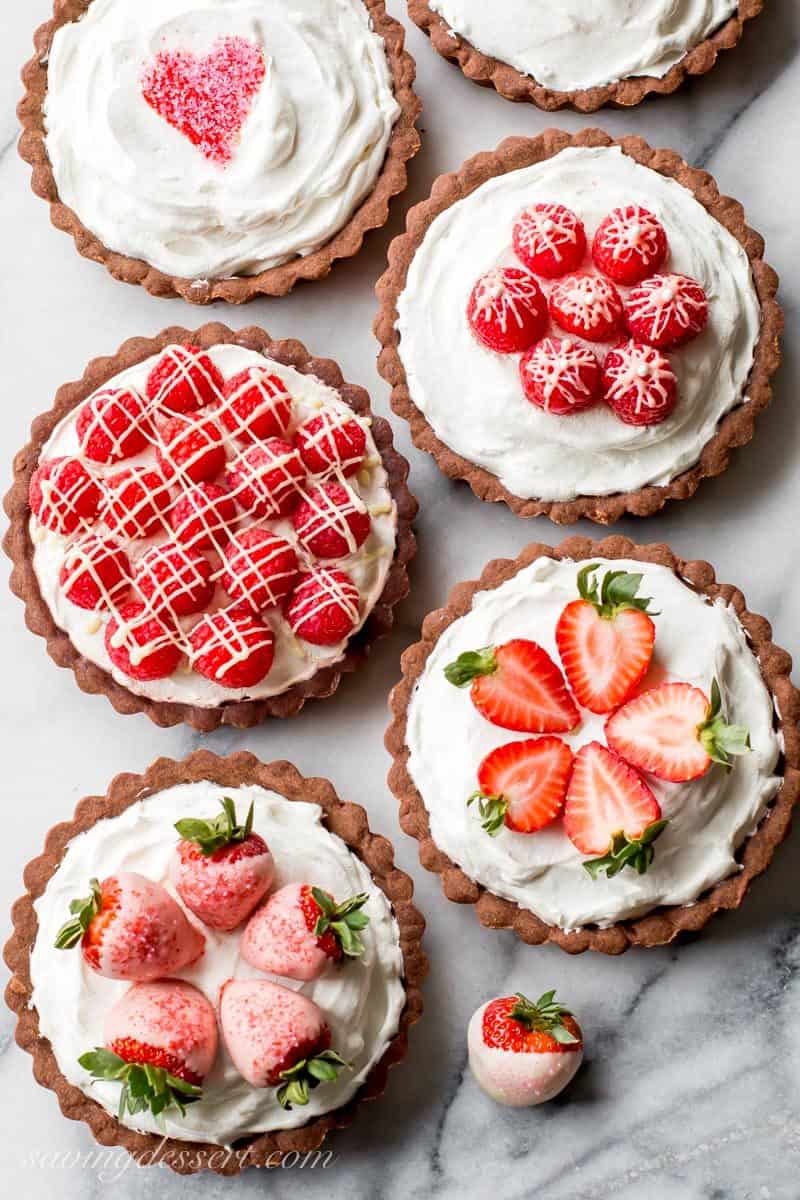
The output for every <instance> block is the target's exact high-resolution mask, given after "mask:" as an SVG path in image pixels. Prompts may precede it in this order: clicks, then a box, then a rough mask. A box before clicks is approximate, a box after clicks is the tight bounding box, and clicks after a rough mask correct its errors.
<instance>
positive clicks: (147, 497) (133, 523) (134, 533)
mask: <svg viewBox="0 0 800 1200" xmlns="http://www.w3.org/2000/svg"><path fill="white" fill-rule="evenodd" d="M105 493H106V494H105V506H104V508H103V519H104V521H105V523H106V525H107V526H108V528H109V529H111V530H113V531H114V532H115V533H117V534H119V536H120V537H123V538H128V539H130V540H134V539H136V538H147V537H152V536H153V535H154V534H155V533H158V532H159V531H160V530H163V529H166V528H167V517H166V514H167V510H168V508H169V506H170V504H171V503H172V499H171V497H170V494H169V488H168V487H167V484H166V482H165V480H164V477H163V476H162V475H160V474H159V473H158V471H150V470H148V469H147V467H139V466H137V467H125V468H124V469H123V470H122V471H117V472H116V474H115V475H110V476H109V477H108V478H107V479H106V481H105Z"/></svg>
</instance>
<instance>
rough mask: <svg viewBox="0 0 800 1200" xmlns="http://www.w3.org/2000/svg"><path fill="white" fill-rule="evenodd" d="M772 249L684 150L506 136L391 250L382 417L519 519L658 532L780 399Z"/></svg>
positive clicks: (414, 218)
mask: <svg viewBox="0 0 800 1200" xmlns="http://www.w3.org/2000/svg"><path fill="white" fill-rule="evenodd" d="M763 249H764V246H763V242H762V240H761V238H760V237H759V236H758V235H757V234H755V233H754V232H753V231H752V230H751V229H749V228H748V227H747V225H746V224H745V220H744V214H743V212H742V209H741V208H740V206H739V205H738V204H736V203H735V202H734V201H732V200H729V199H727V198H725V197H722V196H720V195H719V194H718V192H717V190H716V187H715V186H714V184H713V181H712V180H711V179H710V177H709V176H708V175H706V174H705V173H704V172H701V171H695V170H693V169H692V168H690V167H689V166H687V165H686V163H684V162H683V161H682V160H681V159H680V158H679V157H678V156H677V155H676V154H674V153H673V152H672V151H663V150H652V149H651V148H650V147H649V146H647V145H646V143H644V142H642V141H641V140H640V139H639V138H623V139H622V140H621V141H619V142H614V141H612V139H611V138H609V137H608V136H607V135H606V134H604V133H602V132H601V131H599V130H585V131H584V132H583V133H580V134H575V135H569V134H566V133H561V132H559V131H558V130H549V131H547V132H546V133H543V134H541V135H540V136H539V137H537V138H531V139H524V138H510V139H508V140H507V141H505V142H503V143H501V145H500V146H499V147H498V149H497V151H496V152H495V153H493V154H481V155H478V156H477V157H476V158H473V159H470V160H469V161H468V162H467V163H465V164H464V166H463V167H462V168H461V169H460V170H459V171H458V172H457V173H456V174H454V175H446V176H443V177H441V178H440V179H439V180H438V181H437V183H436V184H435V186H434V188H433V191H432V194H431V198H430V199H428V200H426V201H425V202H424V203H423V204H421V205H419V206H418V207H417V208H415V209H413V210H412V211H411V213H410V214H409V217H408V223H407V232H406V233H405V234H404V235H403V236H402V237H399V238H396V239H395V241H394V242H393V243H392V245H391V247H390V250H389V268H388V270H387V272H386V273H385V274H384V276H383V277H382V279H381V280H380V281H379V283H378V285H377V293H378V298H379V301H380V312H379V314H378V317H377V320H376V323H375V333H376V336H377V338H378V340H379V341H380V343H381V346H382V351H381V354H380V357H379V360H378V362H379V369H380V371H381V373H382V374H383V376H384V378H385V379H386V380H387V382H388V383H390V384H391V387H392V407H393V408H394V411H395V412H396V413H397V414H398V415H399V416H402V417H404V418H405V419H406V420H407V421H408V422H409V423H410V425H411V433H412V437H413V440H414V442H415V444H416V445H417V446H418V447H420V449H423V450H426V451H427V452H428V453H430V454H432V455H433V456H434V458H435V459H436V461H437V463H438V465H439V467H440V468H441V470H442V471H443V472H444V473H445V474H446V475H448V476H450V477H451V478H454V479H464V480H466V481H467V482H468V483H469V484H470V486H471V487H472V489H473V491H474V492H475V493H476V495H478V496H479V497H480V498H481V499H483V500H490V501H500V500H502V501H504V502H505V503H506V504H508V505H509V507H510V508H512V509H513V511H514V512H515V513H517V514H518V515H520V516H538V515H541V514H546V515H548V516H549V517H550V518H551V519H552V520H553V521H555V522H557V523H559V524H572V523H573V522H575V521H576V520H578V519H579V518H581V517H588V518H590V519H592V520H594V521H598V522H600V523H602V524H611V523H612V522H614V521H616V520H618V519H619V518H620V517H621V516H622V515H623V514H625V513H634V514H636V515H638V516H647V515H649V514H651V513H654V512H656V511H658V510H659V509H660V508H662V507H663V505H664V504H665V503H666V502H667V500H670V499H684V498H687V497H689V496H691V495H693V494H694V492H695V491H696V489H697V488H698V486H699V483H700V481H701V479H703V478H704V477H706V476H714V475H719V474H720V473H721V472H722V471H723V470H725V468H726V467H727V466H728V463H729V460H730V458H731V454H732V451H733V449H734V448H735V447H737V446H741V445H743V444H744V443H745V442H747V441H749V440H750V438H751V437H752V435H753V430H754V425H755V420H756V417H757V416H758V414H759V412H760V411H761V410H762V409H763V408H764V407H765V406H766V405H767V403H768V402H769V400H770V396H771V389H770V377H771V375H772V374H773V372H774V371H775V370H776V369H777V366H778V364H779V361H780V352H779V346H778V338H779V334H780V331H781V328H782V314H781V311H780V309H779V307H778V305H777V302H776V299H775V295H776V291H777V277H776V275H775V273H774V272H773V271H772V270H771V269H770V268H769V267H767V266H766V265H765V264H764V261H763V258H762V255H763ZM445 347H446V349H445Z"/></svg>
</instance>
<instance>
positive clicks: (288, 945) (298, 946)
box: [239, 883, 369, 982]
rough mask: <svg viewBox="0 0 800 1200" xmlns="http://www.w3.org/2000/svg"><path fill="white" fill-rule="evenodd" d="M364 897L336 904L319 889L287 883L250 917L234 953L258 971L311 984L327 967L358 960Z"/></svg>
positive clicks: (364, 921) (365, 918) (361, 947)
mask: <svg viewBox="0 0 800 1200" xmlns="http://www.w3.org/2000/svg"><path fill="white" fill-rule="evenodd" d="M368 899H369V897H368V896H367V894H366V893H365V892H360V893H359V894H358V895H356V896H350V897H349V898H348V899H347V900H343V901H341V903H337V902H336V901H335V900H334V898H333V897H332V896H331V895H329V893H328V892H325V891H323V890H322V888H318V887H312V886H310V885H309V884H307V883H288V884H287V885H286V886H285V887H282V888H280V889H279V891H277V892H275V894H274V895H273V896H270V898H269V899H268V900H267V902H266V904H264V905H263V907H262V908H260V909H259V910H258V912H256V913H254V914H253V916H252V917H251V918H250V920H249V922H248V924H247V928H246V929H245V931H244V933H243V934H242V940H241V943H240V945H239V952H240V954H241V956H242V958H243V959H244V960H245V962H247V963H249V964H250V966H251V967H256V969H257V970H259V971H267V972H269V973H270V974H272V975H283V976H284V977H285V978H286V979H299V980H302V981H303V982H308V980H311V979H316V978H317V977H318V976H319V975H321V974H322V972H323V971H324V970H325V968H326V967H327V966H328V964H329V963H331V962H333V963H340V962H342V960H343V959H344V958H345V957H347V958H360V957H361V955H362V954H363V953H364V943H363V942H362V940H361V938H360V936H359V931H360V930H362V929H364V928H365V927H366V926H367V925H368V924H369V917H368V916H367V914H366V913H365V912H364V911H363V907H364V905H365V904H366V902H367V900H368Z"/></svg>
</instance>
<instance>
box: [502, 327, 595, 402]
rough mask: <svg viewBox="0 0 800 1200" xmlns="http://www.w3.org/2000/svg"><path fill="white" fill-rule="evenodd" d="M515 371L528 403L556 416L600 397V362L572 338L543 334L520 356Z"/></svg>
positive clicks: (591, 352) (592, 353)
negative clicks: (541, 339)
mask: <svg viewBox="0 0 800 1200" xmlns="http://www.w3.org/2000/svg"><path fill="white" fill-rule="evenodd" d="M519 374H520V379H521V380H522V387H523V389H524V391H525V395H526V396H527V398H528V399H529V400H530V402H531V404H536V405H538V406H539V408H543V409H545V411H546V412H551V413H556V414H557V415H558V416H565V415H567V414H569V413H576V412H580V411H581V409H584V408H591V406H592V405H593V404H594V402H595V400H597V399H599V397H600V364H599V362H598V361H597V359H596V357H595V355H594V352H593V351H592V350H590V349H589V347H588V346H584V345H582V344H581V343H580V342H574V341H573V340H572V338H562V339H561V340H560V341H559V339H558V338H544V340H543V341H541V342H539V344H538V346H534V348H533V349H532V350H529V351H528V353H527V354H525V355H523V357H522V358H521V359H520V364H519Z"/></svg>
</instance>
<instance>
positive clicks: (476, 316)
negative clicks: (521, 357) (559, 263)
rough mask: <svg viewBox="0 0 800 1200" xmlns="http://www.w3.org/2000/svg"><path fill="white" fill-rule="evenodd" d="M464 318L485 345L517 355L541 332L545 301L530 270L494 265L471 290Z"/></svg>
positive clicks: (500, 352)
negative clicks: (465, 317)
mask: <svg viewBox="0 0 800 1200" xmlns="http://www.w3.org/2000/svg"><path fill="white" fill-rule="evenodd" d="M467 320H468V321H469V324H470V328H471V329H472V332H473V333H474V334H475V336H476V338H477V339H478V341H480V342H482V343H483V345H484V346H488V348H489V349H490V350H496V351H497V353H498V354H517V353H519V352H520V351H522V350H527V349H528V347H529V346H532V345H533V343H534V342H535V341H537V340H538V338H540V337H541V336H542V334H543V333H544V331H545V327H546V325H547V301H546V300H545V298H544V296H543V295H542V290H541V288H540V287H539V284H538V283H537V282H536V280H535V279H534V277H533V276H532V275H531V273H530V271H521V270H519V268H518V267H495V268H494V270H492V271H487V273H486V274H485V275H482V276H481V277H480V279H479V280H478V282H477V283H476V284H475V287H474V288H473V289H472V293H471V295H470V298H469V303H468V304H467Z"/></svg>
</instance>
